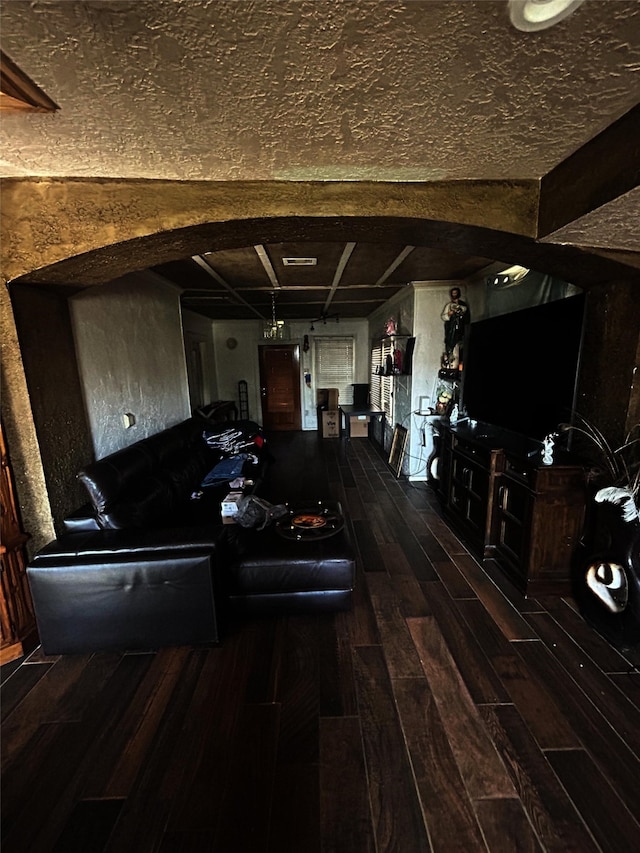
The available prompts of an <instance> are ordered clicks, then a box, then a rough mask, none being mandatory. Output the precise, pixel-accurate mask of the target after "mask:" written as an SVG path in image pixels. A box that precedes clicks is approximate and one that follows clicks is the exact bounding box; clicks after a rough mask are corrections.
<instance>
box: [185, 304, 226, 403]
mask: <svg viewBox="0 0 640 853" xmlns="http://www.w3.org/2000/svg"><path fill="white" fill-rule="evenodd" d="M182 330H183V333H184V347H185V360H186V365H187V374H188V378H189V400H190V408H191V411H193V409H195V408H196V407H197V406H198V405H203V404H207V403H210V402H211V401H212V400H218V399H220V398H219V397H218V385H217V376H216V358H215V351H214V347H213V329H212V327H211V320H210V319H209V318H207V317H203V316H202V314H196V313H195V311H186V310H184V309H183V310H182ZM194 348H195V349H197V350H198V351H199V352H200V354H201V358H202V384H203V388H202V391H201V393H202V400H200V401H198V399H197V396H198V392H199V389H198V388H196V387H195V385H196V382H197V379H198V377H197V376H195V375H192V373H193V371H192V369H191V366H190V362H189V359H190V354H191V352H192V350H193V349H194Z"/></svg>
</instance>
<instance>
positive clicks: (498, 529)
mask: <svg viewBox="0 0 640 853" xmlns="http://www.w3.org/2000/svg"><path fill="white" fill-rule="evenodd" d="M532 505H533V496H532V494H531V492H530V490H529V489H528V488H527V487H526V486H525V485H524V484H522V483H519V482H517V481H516V480H511V479H509V478H507V477H501V478H500V479H499V480H498V481H497V487H496V501H495V507H494V512H495V521H494V544H495V547H496V551H497V553H498V556H499V557H500V558H502V560H503V562H506V563H507V566H508V568H509V569H510V570H511V573H512V574H515V576H516V577H517V579H518V580H522V581H523V582H526V575H527V571H526V566H527V559H526V555H527V552H528V550H529V532H530V520H531V509H532Z"/></svg>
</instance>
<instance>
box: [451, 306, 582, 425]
mask: <svg viewBox="0 0 640 853" xmlns="http://www.w3.org/2000/svg"><path fill="white" fill-rule="evenodd" d="M584 305H585V296H584V294H579V295H576V296H571V297H567V298H566V299H559V300H557V301H555V302H547V303H544V304H542V305H536V306H535V307H532V308H525V309H523V310H520V311H514V312H513V313H511V314H503V315H501V316H499V317H490V318H488V319H486V320H480V321H479V322H477V323H471V325H470V326H469V329H468V333H467V339H466V342H465V350H464V371H463V379H462V385H461V394H460V398H461V399H460V408H461V410H462V411H463V412H464V413H465V414H466V415H468V416H469V417H470V418H472V419H473V420H477V421H484V422H486V423H490V424H495V425H496V426H499V427H502V428H504V429H509V430H513V431H514V432H517V433H521V434H522V435H525V436H528V437H529V438H534V439H537V440H542V439H543V438H544V437H545V435H547V434H549V433H550V432H553V431H554V430H555V429H556V427H557V426H558V424H559V423H561V422H563V421H568V420H570V418H571V413H572V411H573V408H574V403H575V390H576V379H577V373H578V367H579V358H580V347H581V341H582V324H583V316H584Z"/></svg>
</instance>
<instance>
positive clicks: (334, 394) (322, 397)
mask: <svg viewBox="0 0 640 853" xmlns="http://www.w3.org/2000/svg"><path fill="white" fill-rule="evenodd" d="M316 406H319V407H320V408H321V409H327V410H331V411H333V410H334V409H337V408H338V389H337V388H318V389H317V391H316Z"/></svg>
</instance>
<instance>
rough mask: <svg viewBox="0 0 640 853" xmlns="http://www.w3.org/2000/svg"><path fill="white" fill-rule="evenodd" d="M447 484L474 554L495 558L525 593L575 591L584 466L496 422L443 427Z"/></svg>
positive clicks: (450, 510) (445, 493)
mask: <svg viewBox="0 0 640 853" xmlns="http://www.w3.org/2000/svg"><path fill="white" fill-rule="evenodd" d="M439 431H440V434H441V451H440V452H441V459H440V472H441V473H440V482H441V487H442V501H443V508H444V513H445V516H446V517H447V519H448V521H449V522H450V523H451V525H452V527H453V528H454V529H455V530H456V531H457V532H459V533H460V535H461V536H462V537H463V538H464V539H465V541H466V542H467V544H468V545H469V547H470V549H471V550H472V551H475V552H476V553H477V554H478V555H479V556H481V557H485V558H493V559H495V560H496V562H497V563H498V565H499V566H500V568H501V569H502V570H503V571H504V572H505V574H506V575H507V576H508V577H509V578H510V579H511V580H512V581H513V583H514V584H515V585H516V586H517V587H518V589H519V590H520V591H521V592H523V593H524V594H525V595H526V596H536V595H563V594H568V593H570V592H571V570H572V567H573V565H574V563H575V561H576V557H577V554H578V547H579V543H580V537H581V535H582V530H583V525H584V516H585V507H586V481H585V471H584V468H583V466H582V465H580V464H576V462H575V461H571V460H570V459H569V458H568V457H567V455H566V454H564V455H563V454H562V453H561V452H559V451H556V452H555V453H554V462H553V464H552V465H543V464H542V444H541V442H538V441H533V440H532V439H528V438H525V437H524V436H521V435H518V434H517V433H513V432H510V431H508V430H503V429H500V428H499V427H495V426H492V425H491V424H486V423H481V422H476V423H475V426H472V425H471V424H470V422H469V421H464V422H462V423H457V424H442V425H441V426H440V427H439Z"/></svg>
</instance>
